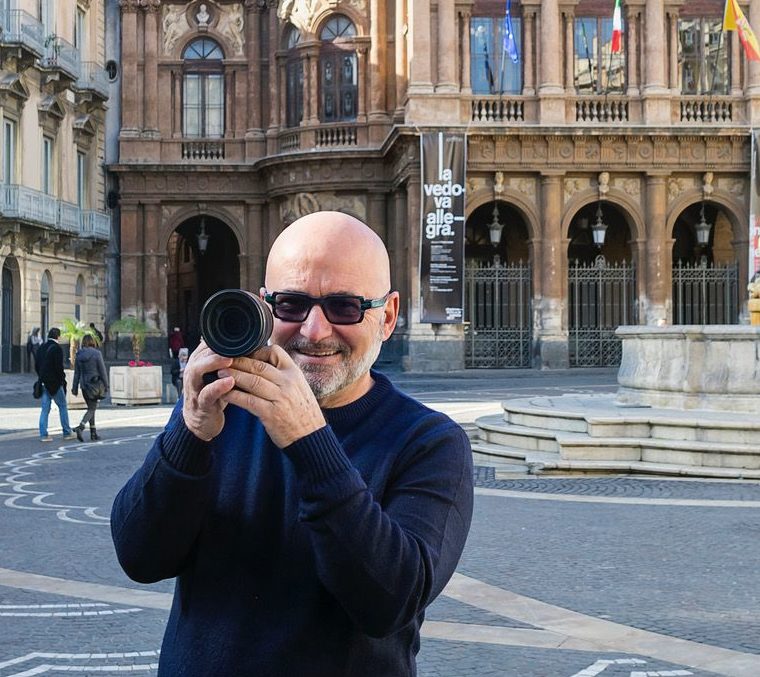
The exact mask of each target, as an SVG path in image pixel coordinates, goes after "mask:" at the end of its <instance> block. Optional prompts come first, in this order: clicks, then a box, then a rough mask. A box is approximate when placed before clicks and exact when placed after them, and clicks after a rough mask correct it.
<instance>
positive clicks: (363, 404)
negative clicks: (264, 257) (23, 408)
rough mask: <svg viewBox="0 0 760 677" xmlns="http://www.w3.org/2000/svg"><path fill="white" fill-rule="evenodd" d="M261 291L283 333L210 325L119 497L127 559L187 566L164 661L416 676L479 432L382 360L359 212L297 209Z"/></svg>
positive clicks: (390, 311) (466, 516)
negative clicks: (210, 339) (216, 341)
mask: <svg viewBox="0 0 760 677" xmlns="http://www.w3.org/2000/svg"><path fill="white" fill-rule="evenodd" d="M260 295H261V297H262V299H263V300H265V302H266V303H268V304H269V305H270V306H271V308H272V313H273V315H274V319H273V325H274V329H273V332H272V337H271V344H270V345H267V346H265V347H264V348H261V349H260V350H258V351H257V352H255V353H253V354H252V355H250V356H246V357H239V358H235V359H231V358H226V357H221V356H219V355H217V354H215V353H214V352H213V351H212V350H211V349H210V348H209V347H208V346H207V345H206V344H205V343H204V342H203V341H201V343H200V346H199V348H198V349H197V350H195V351H194V352H193V354H192V355H191V356H190V359H189V361H188V363H187V369H186V370H185V375H184V380H185V383H186V384H187V387H186V388H185V395H186V397H183V398H182V402H181V404H178V405H177V407H176V409H175V410H174V413H173V414H172V417H171V419H170V421H169V423H168V424H167V426H166V428H165V429H164V431H163V433H162V434H161V435H159V436H158V438H157V440H156V441H155V442H154V444H153V446H152V448H151V450H150V451H149V452H148V456H147V458H146V460H145V462H144V464H143V465H142V467H141V468H140V469H139V470H138V471H137V472H136V473H135V475H134V476H133V477H132V479H130V480H129V481H128V482H127V484H126V486H125V487H124V488H123V489H122V490H121V491H120V492H119V495H118V496H117V497H116V500H115V501H114V504H113V508H112V511H111V533H112V536H113V539H114V544H115V546H116V552H117V555H118V557H119V562H120V563H121V565H122V567H123V568H124V570H125V571H126V573H127V574H128V575H129V576H130V577H131V578H133V579H134V580H136V581H140V582H141V583H151V582H154V581H158V580H161V579H165V578H173V577H177V585H176V588H175V592H174V595H175V597H174V604H173V605H172V609H171V613H170V615H169V625H168V627H167V629H166V632H165V634H164V642H163V645H162V647H161V658H160V661H159V667H158V675H159V677H174V676H176V675H182V676H183V677H207V676H208V675H235V676H236V677H262V676H264V675H266V676H267V677H285V676H289V675H310V676H312V677H316V676H317V675H323V676H324V675H329V676H332V675H362V677H388V676H389V675H393V677H412V676H413V675H415V674H417V670H416V658H415V656H416V654H417V651H418V649H419V646H420V626H421V625H422V623H423V620H424V616H425V609H426V608H427V606H428V605H429V604H430V603H431V602H432V601H433V600H434V599H435V598H436V597H437V596H438V595H439V594H440V593H441V591H442V590H443V588H444V586H445V585H446V583H447V582H448V581H449V579H450V578H451V576H452V574H453V573H454V569H455V568H456V564H457V562H458V561H459V557H460V555H461V554H462V550H463V548H464V543H465V538H466V536H467V531H468V529H469V526H470V519H471V516H472V505H473V487H472V452H471V450H470V444H469V441H468V439H467V435H466V434H465V432H464V431H463V430H462V428H461V427H459V426H458V425H457V424H456V423H454V422H453V421H452V420H451V419H449V418H448V417H447V416H445V415H443V414H441V413H438V412H436V411H432V410H431V409H428V408H427V407H425V406H423V405H422V404H421V403H419V402H417V401H415V400H413V399H412V398H411V397H409V396H407V395H405V394H404V393H402V392H400V391H399V390H398V389H396V388H395V387H394V386H393V384H392V383H391V382H390V381H389V380H388V379H387V378H386V377H385V376H384V375H383V374H382V373H380V372H378V371H375V370H374V369H371V366H372V364H373V363H374V362H375V360H376V359H377V357H378V355H379V354H380V348H381V346H382V344H383V341H386V340H387V339H388V338H389V337H390V336H391V333H392V332H393V328H394V327H395V325H396V320H397V317H398V311H399V294H398V292H397V291H393V289H392V287H391V282H390V262H389V259H388V253H387V251H386V249H385V247H384V245H383V242H382V240H381V239H380V238H379V237H378V236H377V235H376V234H375V233H374V232H373V231H372V229H371V228H369V227H368V226H367V225H365V224H363V223H361V222H360V221H358V220H357V219H354V218H353V217H351V216H349V215H347V214H340V213H337V212H316V213H313V214H309V215H308V216H306V217H303V218H302V219H299V220H298V221H296V222H295V223H293V224H291V225H290V226H289V227H288V228H286V229H285V230H284V231H283V232H282V233H280V235H279V236H278V238H277V240H276V241H275V243H274V244H273V246H272V249H271V251H270V253H269V258H268V261H267V267H266V289H261V290H260ZM209 372H217V373H218V376H219V378H218V379H217V380H215V381H213V382H211V383H208V384H207V382H206V381H204V375H205V374H207V373H209Z"/></svg>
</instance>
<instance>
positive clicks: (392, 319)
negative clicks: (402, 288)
mask: <svg viewBox="0 0 760 677" xmlns="http://www.w3.org/2000/svg"><path fill="white" fill-rule="evenodd" d="M399 303H400V301H399V293H398V292H397V291H392V292H391V293H390V294H388V300H387V301H386V302H385V307H384V309H383V313H384V314H383V341H387V340H388V339H389V338H390V337H391V334H392V333H393V330H394V329H395V328H396V322H397V321H398V309H399Z"/></svg>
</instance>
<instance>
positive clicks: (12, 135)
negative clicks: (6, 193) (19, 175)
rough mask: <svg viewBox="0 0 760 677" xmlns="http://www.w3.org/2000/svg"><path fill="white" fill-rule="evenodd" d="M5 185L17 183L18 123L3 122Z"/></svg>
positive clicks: (11, 121)
mask: <svg viewBox="0 0 760 677" xmlns="http://www.w3.org/2000/svg"><path fill="white" fill-rule="evenodd" d="M3 183H5V184H9V183H16V123H15V122H14V121H13V120H4V121H3Z"/></svg>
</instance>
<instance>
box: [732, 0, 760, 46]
mask: <svg viewBox="0 0 760 677" xmlns="http://www.w3.org/2000/svg"><path fill="white" fill-rule="evenodd" d="M723 30H724V31H736V32H737V33H738V34H739V40H741V43H742V46H743V47H744V53H745V54H746V55H747V58H748V59H749V60H750V61H760V45H758V44H757V38H756V37H755V34H754V33H753V32H752V27H751V26H750V25H749V21H747V17H746V16H744V12H742V10H741V7H739V3H738V1H737V0H726V9H725V10H724V11H723Z"/></svg>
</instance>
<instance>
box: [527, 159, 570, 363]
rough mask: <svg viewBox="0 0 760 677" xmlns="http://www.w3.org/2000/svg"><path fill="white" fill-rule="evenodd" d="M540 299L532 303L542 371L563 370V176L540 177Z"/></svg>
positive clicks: (566, 359) (565, 358)
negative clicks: (534, 309)
mask: <svg viewBox="0 0 760 677" xmlns="http://www.w3.org/2000/svg"><path fill="white" fill-rule="evenodd" d="M539 204H541V205H543V211H542V214H541V235H542V237H541V242H540V244H539V246H540V248H541V271H542V272H541V291H542V294H541V297H540V298H537V299H534V302H535V303H534V305H535V308H536V312H537V315H538V317H537V321H538V322H537V324H538V326H539V330H538V337H537V339H538V347H539V354H540V361H541V367H542V368H544V369H564V368H566V367H567V366H568V364H569V355H568V346H567V336H568V335H567V311H566V298H567V293H566V292H567V248H566V247H565V246H564V238H563V233H562V176H561V175H554V174H549V175H544V176H542V177H541V202H540V203H539Z"/></svg>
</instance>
